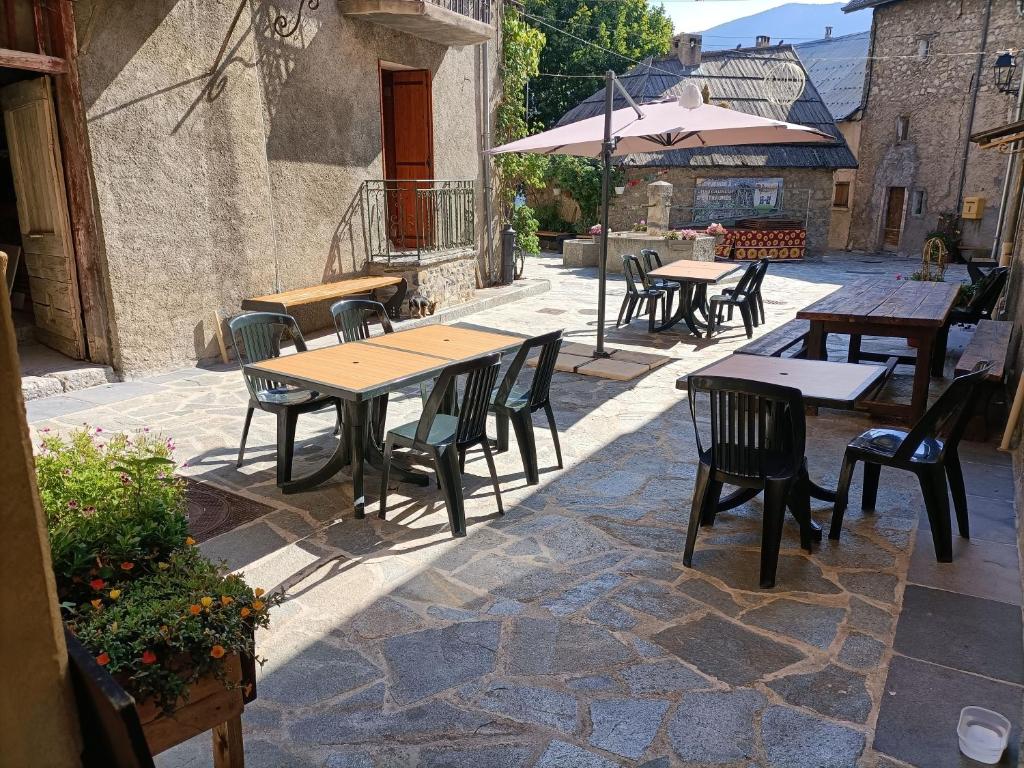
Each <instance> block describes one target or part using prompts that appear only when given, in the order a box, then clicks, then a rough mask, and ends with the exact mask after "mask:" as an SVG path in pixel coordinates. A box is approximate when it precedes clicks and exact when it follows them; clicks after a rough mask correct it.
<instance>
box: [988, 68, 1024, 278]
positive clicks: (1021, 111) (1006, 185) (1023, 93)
mask: <svg viewBox="0 0 1024 768" xmlns="http://www.w3.org/2000/svg"><path fill="white" fill-rule="evenodd" d="M1022 115H1024V81H1022V82H1021V84H1020V87H1019V88H1018V89H1017V108H1016V109H1015V110H1014V111H1013V112H1011V113H1010V115H1009V120H1008V122H1011V123H1012V122H1013V121H1014V120H1020V119H1021V117H1022ZM1016 149H1017V142H1014V143H1013V144H1011V145H1010V156H1009V157H1008V158H1007V160H1006V176H1004V177H1003V193H1002V194H1001V195H1000V196H999V216H998V217H997V218H996V234H995V237H994V238H993V239H992V258H993V259H998V258H1000V254H999V241H1000V240H1001V239H1002V233H1003V222H1004V220H1005V217H1006V204H1007V203H1008V202H1009V200H1010V184H1011V183H1012V181H1013V170H1014V166H1015V165H1016V160H1017V155H1016V154H1015V150H1016ZM1010 237H1013V230H1010ZM1000 266H1004V265H1002V264H1001V265H1000Z"/></svg>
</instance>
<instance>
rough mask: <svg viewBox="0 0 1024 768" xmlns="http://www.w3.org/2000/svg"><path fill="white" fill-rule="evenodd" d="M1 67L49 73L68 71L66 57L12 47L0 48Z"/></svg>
mask: <svg viewBox="0 0 1024 768" xmlns="http://www.w3.org/2000/svg"><path fill="white" fill-rule="evenodd" d="M0 67H10V68H11V69H25V70H28V71H29V72H43V73H45V74H48V75H62V74H64V73H65V72H67V71H68V63H67V62H66V61H65V60H64V59H59V58H57V57H56V56H46V55H41V54H38V53H28V52H27V51H12V50H11V49H10V48H0Z"/></svg>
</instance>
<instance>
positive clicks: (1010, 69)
mask: <svg viewBox="0 0 1024 768" xmlns="http://www.w3.org/2000/svg"><path fill="white" fill-rule="evenodd" d="M1018 53H1019V51H1003V52H1002V53H1000V54H999V55H998V56H997V57H996V61H995V63H994V64H993V65H992V74H993V75H994V76H995V81H996V87H997V88H998V89H999V92H1000V93H1012V94H1016V93H1017V89H1018V88H1020V84H1017V85H1014V84H1013V77H1014V75H1015V74H1016V72H1017V54H1018Z"/></svg>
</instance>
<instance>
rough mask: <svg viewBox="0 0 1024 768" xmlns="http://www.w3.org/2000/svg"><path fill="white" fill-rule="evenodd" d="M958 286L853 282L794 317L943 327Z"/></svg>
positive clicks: (885, 281) (906, 282) (923, 282)
mask: <svg viewBox="0 0 1024 768" xmlns="http://www.w3.org/2000/svg"><path fill="white" fill-rule="evenodd" d="M959 292H960V286H959V285H958V284H956V283H934V282H928V281H925V280H878V279H865V280H856V281H854V282H852V283H850V284H849V285H844V286H843V287H841V288H839V289H837V290H835V291H833V292H832V293H830V294H829V295H828V296H826V297H825V298H823V299H819V300H818V301H816V302H814V303H813V304H811V305H810V306H809V307H805V308H804V309H801V310H800V311H799V312H797V313H796V316H797V317H798V318H800V319H802V320H818V321H832V322H850V323H871V324H875V325H913V326H934V327H940V326H942V325H945V323H946V318H947V317H949V312H950V310H951V309H952V308H953V305H954V304H956V300H957V296H958V295H959Z"/></svg>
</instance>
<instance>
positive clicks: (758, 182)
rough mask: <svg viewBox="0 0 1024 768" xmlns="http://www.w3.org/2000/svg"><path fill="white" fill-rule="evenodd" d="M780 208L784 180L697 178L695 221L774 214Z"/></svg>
mask: <svg viewBox="0 0 1024 768" xmlns="http://www.w3.org/2000/svg"><path fill="white" fill-rule="evenodd" d="M781 206H782V179H781V178H767V179H742V178H740V179H737V178H732V179H700V178H698V179H697V182H696V184H695V186H694V190H693V207H694V209H695V210H694V214H695V215H694V219H699V218H715V217H716V216H717V217H718V218H723V219H729V218H737V217H741V216H751V215H754V214H764V213H772V212H775V211H778V210H779V209H780V208H781ZM716 220H717V219H716Z"/></svg>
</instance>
